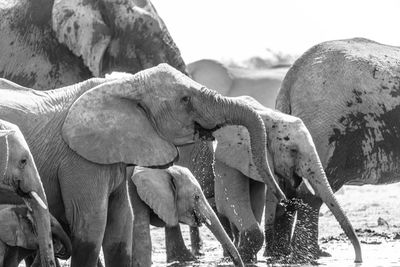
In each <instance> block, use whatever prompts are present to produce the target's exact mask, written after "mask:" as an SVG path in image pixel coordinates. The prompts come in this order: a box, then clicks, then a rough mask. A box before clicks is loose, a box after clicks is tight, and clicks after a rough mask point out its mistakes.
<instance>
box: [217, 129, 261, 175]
mask: <svg viewBox="0 0 400 267" xmlns="http://www.w3.org/2000/svg"><path fill="white" fill-rule="evenodd" d="M213 135H214V137H215V138H216V139H217V142H218V144H217V148H216V151H215V158H216V159H218V160H220V161H222V162H223V163H225V164H226V165H228V166H229V167H231V168H235V169H237V170H239V171H240V172H242V173H243V174H244V175H246V176H248V177H251V178H252V179H254V180H257V181H260V182H264V180H263V179H262V178H261V177H260V176H259V174H258V171H257V169H256V167H255V164H254V162H253V157H252V153H251V147H250V136H249V132H248V131H247V129H246V128H245V127H243V126H237V125H234V126H225V127H222V128H221V129H219V130H217V131H215V132H214V134H213Z"/></svg>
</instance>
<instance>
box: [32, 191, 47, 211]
mask: <svg viewBox="0 0 400 267" xmlns="http://www.w3.org/2000/svg"><path fill="white" fill-rule="evenodd" d="M30 194H31V196H32V197H33V198H34V199H35V200H36V201H37V203H39V205H40V206H41V207H42V208H43V209H45V210H47V206H46V204H45V203H44V201H43V200H42V199H41V198H40V197H39V195H38V194H37V193H36V192H35V191H31V192H30Z"/></svg>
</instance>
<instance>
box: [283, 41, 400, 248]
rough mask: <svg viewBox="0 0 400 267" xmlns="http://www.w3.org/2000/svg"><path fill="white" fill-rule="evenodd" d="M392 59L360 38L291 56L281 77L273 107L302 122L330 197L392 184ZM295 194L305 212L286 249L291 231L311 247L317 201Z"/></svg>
mask: <svg viewBox="0 0 400 267" xmlns="http://www.w3.org/2000/svg"><path fill="white" fill-rule="evenodd" d="M399 62H400V48H399V47H394V46H389V45H384V44H380V43H377V42H374V41H372V40H368V39H363V38H354V39H345V40H335V41H327V42H324V43H320V44H317V45H315V46H314V47H312V48H310V49H309V50H308V51H307V52H305V53H304V54H303V55H302V56H301V57H300V58H299V59H297V60H296V62H295V63H294V64H293V66H292V67H291V68H290V70H289V71H288V73H287V75H286V77H285V79H284V80H283V83H282V88H281V90H280V92H279V94H278V97H277V101H276V108H277V109H278V110H280V111H282V112H284V113H287V114H291V115H293V116H297V117H300V118H301V119H302V120H303V122H304V124H305V125H306V127H307V128H308V129H309V131H310V134H311V136H312V137H313V139H314V142H315V146H316V149H317V152H318V154H319V155H320V158H321V163H322V166H323V169H324V170H325V172H326V175H327V177H328V181H329V183H330V184H331V186H332V189H333V191H334V192H336V191H337V190H339V189H340V188H341V187H342V186H343V185H345V184H351V185H363V184H387V183H395V182H399V176H398V173H399V162H400V161H399V160H398V159H399V156H400V151H399V149H398V146H397V145H396V144H397V143H398V142H400V138H399V137H400V134H399V132H400V127H399V119H400V117H399V116H400V115H399V114H400V113H399V111H398V109H399V107H400V100H399V98H398V96H399V94H400V89H399V84H400V80H399V77H400V67H399ZM299 197H301V198H302V199H303V201H304V202H306V203H308V204H309V205H310V206H311V207H312V210H311V212H308V213H306V212H304V211H302V210H301V209H300V210H298V211H297V218H298V224H297V225H296V230H295V231H294V233H295V234H294V244H293V246H295V245H296V236H297V235H299V236H300V235H301V231H300V230H297V229H306V230H307V232H309V233H310V238H309V241H308V243H309V244H308V246H310V247H313V248H314V250H319V246H318V214H319V209H320V207H321V199H320V198H318V197H315V196H313V195H311V194H307V193H302V194H301V195H300V196H299ZM284 216H285V214H283V215H282V217H284ZM290 227H291V226H290ZM282 231H283V232H288V231H289V228H287V229H283V230H282ZM304 241H305V240H303V242H304ZM282 246H284V247H288V246H290V244H289V243H284V244H282Z"/></svg>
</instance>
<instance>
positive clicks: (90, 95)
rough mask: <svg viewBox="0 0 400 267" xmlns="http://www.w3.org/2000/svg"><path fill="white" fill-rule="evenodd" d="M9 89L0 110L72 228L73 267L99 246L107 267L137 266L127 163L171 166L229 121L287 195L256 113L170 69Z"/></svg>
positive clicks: (90, 258) (88, 262)
mask: <svg viewBox="0 0 400 267" xmlns="http://www.w3.org/2000/svg"><path fill="white" fill-rule="evenodd" d="M2 83H3V88H5V89H3V90H0V94H1V97H0V99H1V100H0V114H1V116H3V117H4V118H6V119H8V120H9V121H11V122H14V123H17V124H19V125H20V128H21V131H22V132H23V133H24V134H25V136H26V137H27V142H28V143H29V145H30V147H31V150H32V153H33V155H34V156H35V158H36V161H37V165H38V170H39V173H41V177H42V181H43V184H44V187H45V189H46V192H48V195H47V197H48V201H49V207H50V211H51V212H52V214H53V215H54V216H55V217H56V218H57V220H58V221H61V222H67V224H68V225H69V227H70V231H71V241H72V260H71V266H96V264H97V260H98V255H99V251H100V247H101V246H103V253H104V258H105V262H106V265H107V266H114V265H118V266H130V264H131V258H132V255H131V247H132V222H133V218H132V213H131V208H130V205H129V201H128V193H127V179H126V177H131V174H129V173H126V166H127V165H128V164H131V165H132V164H133V165H140V166H158V167H160V166H165V165H166V164H170V163H171V162H173V161H174V159H175V158H176V157H177V155H178V153H177V150H176V146H177V145H184V144H187V143H191V142H193V141H194V140H196V139H197V138H199V137H200V136H203V135H205V134H206V135H207V133H209V132H210V131H213V130H215V129H217V128H218V127H220V126H222V125H225V124H240V125H244V126H245V127H246V128H247V129H248V130H249V132H250V136H251V140H252V145H251V147H252V151H253V155H254V157H255V158H254V162H255V164H256V166H258V172H259V173H260V176H261V177H263V178H264V181H265V182H266V183H268V184H269V186H270V187H271V189H275V193H276V194H275V195H276V197H277V198H278V199H282V198H285V197H284V195H283V193H282V191H281V190H280V188H279V187H278V185H277V184H276V182H275V180H274V179H273V175H272V173H271V171H270V168H269V166H268V163H267V159H266V155H265V146H266V137H265V127H264V124H263V122H262V119H261V118H260V116H259V115H258V113H256V112H255V111H254V110H253V109H252V108H251V107H249V106H248V105H246V104H245V103H243V102H241V101H237V100H235V99H231V98H227V97H223V96H221V95H219V94H217V93H215V92H214V91H212V90H209V89H207V88H205V87H203V86H201V85H200V84H198V83H196V82H194V81H193V80H191V79H190V78H188V77H187V76H185V75H184V74H182V73H181V72H179V71H177V70H176V69H174V68H172V67H170V66H169V65H167V64H160V65H159V66H157V67H153V68H149V69H147V70H144V71H141V72H139V73H137V74H135V75H125V76H124V77H120V78H115V77H114V76H110V77H108V78H105V79H100V78H95V79H90V80H88V81H85V82H82V83H79V84H76V85H72V86H67V87H63V88H60V89H56V90H49V91H44V92H40V91H35V90H31V89H23V88H19V87H18V86H17V85H15V84H14V83H11V82H7V81H4V80H3V81H2ZM4 83H8V86H7V87H6V86H5V85H4ZM161 89H162V90H161ZM116 248H118V249H116Z"/></svg>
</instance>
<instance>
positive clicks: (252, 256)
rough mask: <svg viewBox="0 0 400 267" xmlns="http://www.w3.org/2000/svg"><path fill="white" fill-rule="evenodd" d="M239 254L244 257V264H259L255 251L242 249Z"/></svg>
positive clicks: (239, 249)
mask: <svg viewBox="0 0 400 267" xmlns="http://www.w3.org/2000/svg"><path fill="white" fill-rule="evenodd" d="M238 251H239V254H240V256H241V257H242V260H243V262H244V263H246V264H248V263H256V262H257V253H253V251H249V248H246V249H241V248H238Z"/></svg>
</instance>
